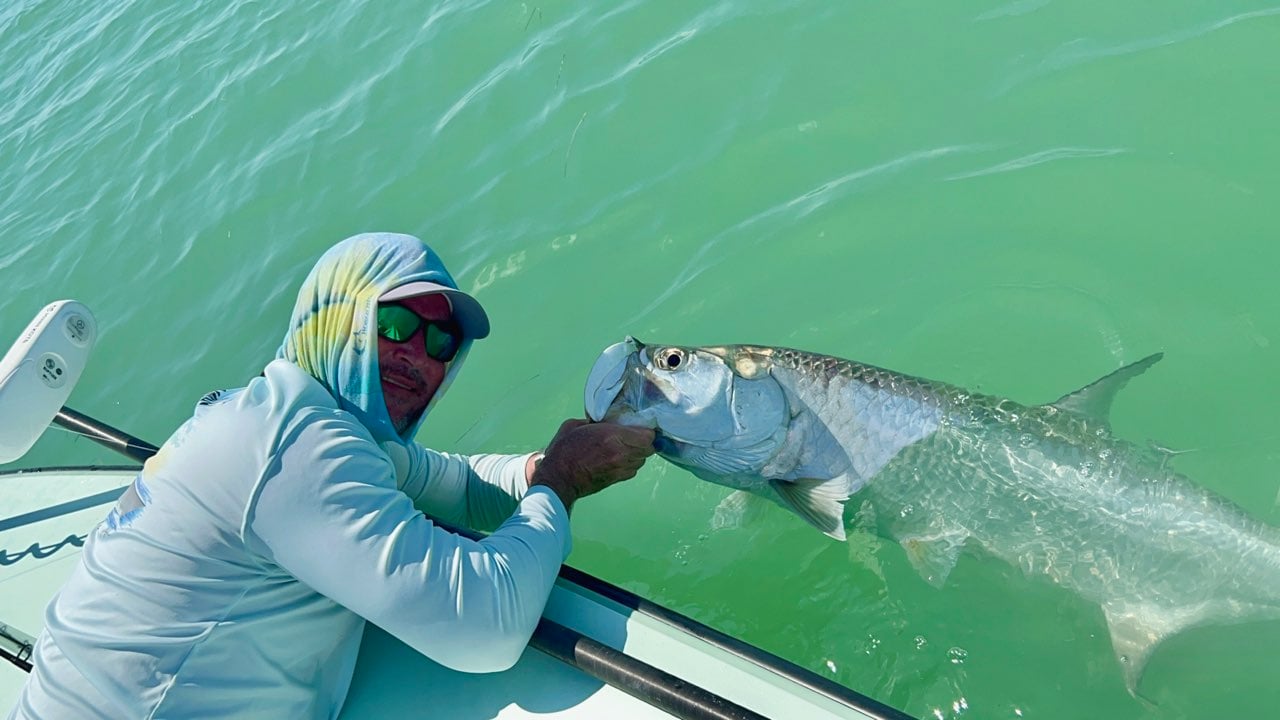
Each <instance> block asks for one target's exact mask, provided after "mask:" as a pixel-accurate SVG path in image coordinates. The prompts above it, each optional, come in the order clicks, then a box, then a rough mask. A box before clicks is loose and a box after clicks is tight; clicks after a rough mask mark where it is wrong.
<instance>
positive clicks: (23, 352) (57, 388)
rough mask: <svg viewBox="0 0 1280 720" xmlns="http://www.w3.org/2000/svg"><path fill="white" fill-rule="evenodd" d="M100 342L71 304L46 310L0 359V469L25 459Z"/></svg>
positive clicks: (82, 311) (89, 318) (85, 314)
mask: <svg viewBox="0 0 1280 720" xmlns="http://www.w3.org/2000/svg"><path fill="white" fill-rule="evenodd" d="M97 339H98V323H97V321H96V320H95V319H94V317H93V313H91V312H89V308H87V307H85V306H84V305H83V304H81V303H79V302H76V301H75V300H59V301H58V302H54V303H50V304H48V305H46V306H45V307H44V309H43V310H41V311H40V312H39V313H37V314H36V316H35V318H34V319H32V321H31V323H30V324H29V325H27V329H26V330H23V331H22V335H20V336H19V337H18V342H17V343H15V344H14V346H13V347H11V348H9V352H7V353H5V356H4V359H3V360H0V464H3V463H8V462H13V461H14V460H17V459H18V458H20V457H22V456H23V455H25V454H26V452H27V451H28V450H30V449H31V446H32V445H35V443H36V440H38V439H39V438H40V435H41V434H42V433H43V432H44V429H45V428H46V427H48V425H49V423H50V422H52V421H53V419H54V417H55V416H56V415H57V414H58V411H60V410H61V409H62V404H63V403H64V402H66V400H67V398H68V397H69V396H70V395H71V390H72V389H73V388H75V386H76V382H77V381H79V380H80V373H81V372H83V371H84V367H85V363H87V362H88V360H89V351H90V350H92V349H93V344H94V342H95V341H96V340H97Z"/></svg>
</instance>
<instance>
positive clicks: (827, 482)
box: [769, 475, 853, 542]
mask: <svg viewBox="0 0 1280 720" xmlns="http://www.w3.org/2000/svg"><path fill="white" fill-rule="evenodd" d="M769 485H770V486H771V487H773V489H774V490H775V491H776V492H777V493H778V496H779V497H780V498H781V500H782V504H783V506H785V507H787V508H790V509H791V510H793V511H795V513H796V514H797V515H799V516H800V517H802V518H804V519H805V520H807V521H808V522H809V524H810V525H812V526H814V527H816V528H818V529H819V530H821V531H822V532H823V533H825V534H826V535H828V536H829V537H831V538H834V539H836V540H840V541H841V542H843V541H844V540H845V532H844V503H845V501H846V500H848V499H849V496H850V495H851V494H852V487H853V484H852V480H851V478H850V477H849V476H848V475H838V476H836V477H833V478H828V479H821V478H818V479H815V478H800V479H798V480H770V481H769Z"/></svg>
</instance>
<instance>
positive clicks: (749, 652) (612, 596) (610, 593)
mask: <svg viewBox="0 0 1280 720" xmlns="http://www.w3.org/2000/svg"><path fill="white" fill-rule="evenodd" d="M141 469H142V466H140V465H59V466H42V467H30V468H15V469H10V470H0V478H3V477H6V476H15V475H27V474H36V473H85V472H89V473H99V472H102V473H107V472H137V471H138V470H141ZM121 489H122V490H123V487H121ZM104 504H105V503H104ZM427 517H428V518H429V519H431V520H432V522H434V523H436V524H437V525H440V526H441V527H443V528H445V529H447V530H449V531H451V532H454V533H457V534H459V535H463V536H465V537H469V538H471V539H473V540H479V539H481V538H483V537H485V535H484V534H483V533H480V532H477V531H474V530H471V529H469V528H462V527H457V526H454V525H451V524H449V523H444V522H440V521H438V520H436V519H435V518H431V516H429V515H428V516H427ZM559 577H560V578H561V579H563V580H564V581H565V582H567V583H569V584H571V585H574V586H576V587H579V588H582V589H584V590H587V591H589V592H592V593H594V594H596V595H599V596H600V597H603V598H605V599H607V600H610V601H612V602H614V603H616V604H618V605H621V606H623V607H625V608H627V609H628V610H630V611H632V612H635V613H639V614H641V615H643V616H645V617H647V618H650V619H652V620H655V621H657V622H659V623H662V624H663V625H666V626H669V627H671V628H674V629H675V630H677V631H679V632H681V633H684V634H685V635H688V636H690V637H693V638H695V639H697V640H700V641H702V642H705V643H707V644H708V645H711V646H712V647H715V648H718V649H720V650H723V651H725V652H727V653H729V654H730V655H733V656H735V657H737V658H740V659H742V660H744V661H746V662H749V663H751V664H753V665H755V666H757V667H759V668H762V669H764V670H767V671H769V672H772V673H774V674H775V675H778V676H780V677H782V678H783V679H785V680H788V681H790V682H793V683H795V684H797V685H799V686H801V687H803V688H805V689H807V690H809V691H811V692H813V693H816V694H817V695H820V696H822V697H825V698H827V699H828V700H831V701H833V702H835V703H837V704H839V705H843V706H845V707H848V708H850V709H853V710H857V711H858V712H860V713H862V714H864V715H867V716H869V717H871V718H874V719H875V720H914V718H912V716H910V715H907V714H906V713H904V712H903V711H901V710H898V709H896V708H893V707H890V706H889V705H886V704H884V703H882V702H880V701H878V700H875V699H874V698H871V697H869V696H867V695H863V694H862V693H860V692H858V691H856V690H854V689H852V688H849V687H847V686H845V685H841V684H840V683H838V682H836V681H834V680H831V679H830V678H825V677H823V676H821V675H819V674H817V673H816V672H814V671H812V670H809V669H808V668H805V667H803V666H801V665H798V664H796V663H794V662H791V661H790V660H787V659H785V658H783V657H781V656H779V655H776V654H774V653H772V652H769V651H768V650H765V649H763V648H761V647H758V646H756V645H752V644H750V643H748V642H745V641H743V640H739V639H738V638H735V637H733V636H731V635H728V634H726V633H724V632H721V631H719V630H716V629H715V628H713V627H711V626H709V625H706V624H704V623H702V622H699V621H697V620H695V619H693V618H691V617H689V616H687V615H685V614H683V613H680V612H678V611H676V610H672V609H670V608H667V607H664V606H662V605H660V604H658V603H656V602H653V601H652V600H647V599H645V598H643V597H641V596H639V595H637V594H635V593H633V592H631V591H630V590H626V589H625V588H622V587H619V586H617V585H615V584H613V583H611V582H609V581H608V580H604V579H603V578H600V577H597V576H595V575H592V574H591V573H589V572H587V571H585V570H580V569H578V568H575V567H572V566H570V565H567V564H561V566H560V572H559Z"/></svg>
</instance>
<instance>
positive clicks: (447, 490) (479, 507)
mask: <svg viewBox="0 0 1280 720" xmlns="http://www.w3.org/2000/svg"><path fill="white" fill-rule="evenodd" d="M383 450H384V451H385V452H386V453H387V454H388V455H389V456H390V457H391V459H392V462H393V464H394V465H395V468H396V475H397V477H398V478H400V481H399V482H400V487H401V489H403V490H404V492H405V494H406V495H408V496H409V497H410V499H412V500H413V504H414V505H415V506H417V508H418V509H419V510H421V511H423V512H425V513H427V514H428V515H430V516H432V517H434V518H438V519H440V520H443V521H445V522H449V523H453V524H455V525H462V526H465V527H469V528H474V529H476V530H484V531H486V532H487V531H490V530H493V529H494V528H496V527H497V526H498V525H500V524H501V523H502V522H503V521H504V520H506V519H507V518H508V517H510V515H511V513H512V511H514V510H515V507H516V504H517V503H518V502H519V501H520V498H522V497H524V494H525V492H527V491H528V489H529V482H528V480H527V479H526V478H525V472H524V471H525V465H526V464H527V463H528V461H529V458H530V457H531V456H533V455H536V454H537V453H523V454H520V455H456V454H452V453H442V452H438V451H435V450H431V449H429V448H425V447H423V446H421V445H419V444H417V443H415V442H411V443H408V444H406V445H390V444H388V445H384V446H383Z"/></svg>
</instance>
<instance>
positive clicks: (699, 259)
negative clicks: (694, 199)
mask: <svg viewBox="0 0 1280 720" xmlns="http://www.w3.org/2000/svg"><path fill="white" fill-rule="evenodd" d="M988 149H989V147H988V146H986V145H976V144H975V145H947V146H942V147H936V148H929V149H926V150H916V151H914V152H910V153H907V154H905V155H902V156H899V157H896V158H893V159H890V160H886V161H885V162H882V163H879V164H877V165H872V166H871V167H867V168H861V169H859V170H855V171H853V172H850V173H847V174H845V175H841V176H840V177H838V178H835V179H833V180H828V181H827V182H824V183H822V184H820V185H818V186H817V187H815V188H813V189H811V190H808V191H806V192H804V193H802V194H800V195H799V196H796V197H794V198H791V199H789V200H786V201H785V202H782V203H779V204H777V205H774V206H772V207H769V208H766V209H765V210H763V211H761V212H759V213H756V214H754V215H752V216H750V217H748V218H746V219H745V220H742V221H740V222H738V223H737V224H735V225H733V226H732V227H730V228H727V229H725V230H723V231H721V232H719V233H717V234H716V235H715V236H714V237H712V238H710V239H709V240H707V241H706V242H704V243H702V245H701V246H700V247H699V248H698V250H697V251H696V252H694V253H693V256H692V257H690V258H689V260H688V261H687V262H686V263H685V265H684V267H683V268H682V269H681V272H680V273H679V275H677V276H676V278H675V279H674V280H672V281H671V283H670V284H668V286H667V287H666V289H665V290H663V292H662V293H660V294H658V295H657V297H655V298H654V299H653V301H652V302H650V303H649V304H648V305H647V306H645V307H644V309H642V310H641V311H640V312H638V313H637V314H635V315H634V316H632V317H631V318H629V319H628V320H627V321H625V323H624V325H632V324H635V323H637V322H639V320H640V319H641V318H643V317H644V316H646V315H648V314H649V313H650V312H653V311H654V310H655V309H657V308H658V307H659V306H661V305H662V303H664V302H666V301H667V299H669V298H670V297H672V296H673V295H675V294H676V293H677V292H679V291H681V290H682V289H684V287H685V286H687V285H688V284H689V283H690V282H692V281H693V280H694V279H695V278H697V277H698V276H699V275H701V274H702V273H704V272H706V271H707V270H708V269H710V268H711V267H713V266H714V265H716V264H717V263H719V262H720V261H721V260H722V259H723V258H722V257H712V258H708V255H709V254H710V253H711V252H712V251H713V250H714V249H716V248H717V246H719V245H720V244H722V243H724V242H725V241H726V240H728V239H731V238H733V237H736V236H737V235H739V234H740V233H742V232H743V231H745V230H748V229H753V228H755V227H756V226H758V225H761V224H763V223H764V222H766V221H769V220H775V219H779V218H782V219H785V220H788V221H794V220H800V219H802V218H804V217H806V216H808V215H810V214H812V213H813V212H815V211H816V210H818V209H819V208H821V207H823V206H825V205H827V204H829V203H832V202H834V201H835V200H838V199H845V198H847V197H849V196H851V195H853V194H854V193H856V192H858V191H860V190H862V189H865V187H866V186H867V185H868V184H870V183H871V182H872V181H875V180H878V179H881V178H883V177H886V176H890V175H893V174H895V173H897V172H900V171H902V170H905V169H906V168H909V167H912V166H915V165H919V164H921V163H927V162H930V161H933V160H938V159H940V158H943V157H947V156H950V155H956V154H961V153H974V152H981V151H984V150H988ZM754 237H755V240H754V242H760V241H761V238H762V237H763V234H762V233H759V232H757V233H756V234H755V236H754ZM739 252H740V251H739Z"/></svg>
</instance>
